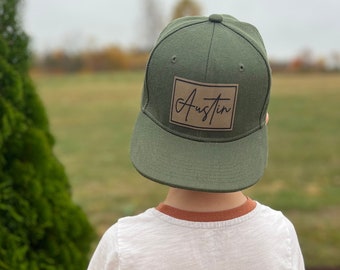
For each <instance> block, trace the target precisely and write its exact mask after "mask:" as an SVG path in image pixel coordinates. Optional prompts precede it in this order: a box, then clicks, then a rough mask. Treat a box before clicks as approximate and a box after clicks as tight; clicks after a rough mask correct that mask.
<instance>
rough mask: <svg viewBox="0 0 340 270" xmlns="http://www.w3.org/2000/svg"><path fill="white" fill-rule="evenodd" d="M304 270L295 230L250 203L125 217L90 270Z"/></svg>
mask: <svg viewBox="0 0 340 270" xmlns="http://www.w3.org/2000/svg"><path fill="white" fill-rule="evenodd" d="M115 269H120V270H133V269H138V270H143V269H145V270H177V269H184V270H191V269H194V270H199V269H204V270H220V269H228V270H243V269H246V270H250V269H254V270H255V269H258V270H284V269H285V270H286V269H287V270H288V269H290V270H303V269H305V267H304V262H303V257H302V254H301V250H300V246H299V242H298V239H297V236H296V232H295V229H294V227H293V225H292V224H291V222H290V221H289V220H288V219H287V218H286V217H285V216H284V215H283V214H282V213H281V212H278V211H275V210H272V209H271V208H269V207H267V206H264V205H262V204H260V203H258V202H254V201H252V200H250V199H248V201H247V202H246V203H245V204H244V205H242V206H240V207H238V208H235V209H231V210H226V211H221V212H214V213H195V212H188V211H183V210H179V209H175V208H172V207H170V206H167V205H164V204H161V205H160V206H159V207H157V208H151V209H148V210H147V211H145V212H144V213H142V214H140V215H137V216H132V217H125V218H122V219H120V220H119V221H118V222H117V223H116V224H114V225H113V226H112V227H110V228H109V229H108V230H107V231H106V233H105V234H104V235H103V237H102V239H101V240H100V242H99V244H98V246H97V249H96V251H95V253H94V254H93V257H92V259H91V261H90V264H89V267H88V270H115Z"/></svg>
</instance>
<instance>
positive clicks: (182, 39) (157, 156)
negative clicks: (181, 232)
mask: <svg viewBox="0 0 340 270" xmlns="http://www.w3.org/2000/svg"><path fill="white" fill-rule="evenodd" d="M270 82H271V71H270V67H269V63H268V60H267V55H266V51H265V47H264V44H263V41H262V38H261V36H260V34H259V32H258V31H257V29H256V28H255V27H254V26H252V25H250V24H248V23H244V22H240V21H238V20H237V19H235V18H233V17H231V16H228V15H217V14H214V15H211V16H210V17H183V18H180V19H177V20H174V21H173V22H171V23H170V24H169V25H168V26H167V27H166V28H165V29H164V30H163V32H162V33H161V34H160V37H159V39H158V41H157V44H156V46H155V47H154V49H153V51H152V52H151V55H150V59H149V62H148V64H147V68H146V74H145V81H144V89H143V97H142V108H141V112H140V114H139V116H138V119H137V122H136V125H135V129H134V133H133V136H132V141H131V160H132V163H133V164H134V166H135V167H136V169H137V170H138V171H139V172H140V173H141V174H142V175H144V176H145V177H147V178H149V179H151V180H153V181H156V182H159V183H162V184H165V185H168V186H172V187H178V188H183V189H191V190H199V191H209V192H232V191H237V190H242V189H245V188H247V187H249V186H252V185H254V184H255V183H256V182H257V181H258V180H259V179H260V178H261V177H262V175H263V173H264V169H265V167H266V164H267V128H266V125H265V118H266V113H267V107H268V102H269V92H270Z"/></svg>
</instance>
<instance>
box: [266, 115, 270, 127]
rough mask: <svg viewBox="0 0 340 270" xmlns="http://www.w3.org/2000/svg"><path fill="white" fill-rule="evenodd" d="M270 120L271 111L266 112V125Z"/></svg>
mask: <svg viewBox="0 0 340 270" xmlns="http://www.w3.org/2000/svg"><path fill="white" fill-rule="evenodd" d="M268 122H269V113H267V114H266V125H268Z"/></svg>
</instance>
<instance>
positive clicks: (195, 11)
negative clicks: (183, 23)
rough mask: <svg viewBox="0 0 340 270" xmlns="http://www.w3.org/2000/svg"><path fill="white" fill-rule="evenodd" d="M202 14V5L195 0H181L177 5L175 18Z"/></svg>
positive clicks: (174, 13)
mask: <svg viewBox="0 0 340 270" xmlns="http://www.w3.org/2000/svg"><path fill="white" fill-rule="evenodd" d="M196 15H201V6H200V5H199V4H198V3H197V2H196V1H194V0H181V1H179V2H178V4H177V5H176V6H175V9H174V12H173V16H172V17H173V19H176V18H180V17H184V16H196Z"/></svg>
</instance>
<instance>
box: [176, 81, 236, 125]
mask: <svg viewBox="0 0 340 270" xmlns="http://www.w3.org/2000/svg"><path fill="white" fill-rule="evenodd" d="M237 91H238V84H211V83H201V82H196V81H192V80H187V79H183V78H179V77H175V79H174V85H173V91H172V101H171V109H170V110H171V111H170V122H171V123H173V124H176V125H180V126H185V127H189V128H192V129H198V130H211V131H231V130H232V129H233V124H234V115H235V108H236V99H237Z"/></svg>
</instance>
